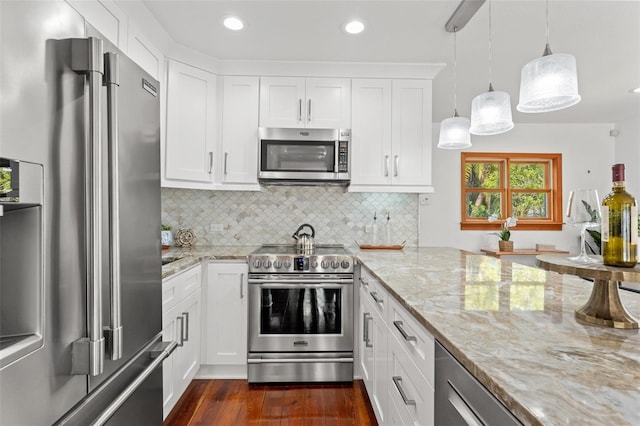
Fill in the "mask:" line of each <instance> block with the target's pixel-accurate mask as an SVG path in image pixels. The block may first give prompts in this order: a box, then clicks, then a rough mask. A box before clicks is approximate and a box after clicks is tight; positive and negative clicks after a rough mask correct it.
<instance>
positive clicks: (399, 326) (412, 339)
mask: <svg viewBox="0 0 640 426" xmlns="http://www.w3.org/2000/svg"><path fill="white" fill-rule="evenodd" d="M393 325H395V326H396V328H397V329H398V331H399V332H400V334H402V337H404V340H406V341H407V342H417V341H418V338H417V337H416V336H409V335H408V334H407V332H406V331H405V330H404V327H403V326H402V321H394V322H393Z"/></svg>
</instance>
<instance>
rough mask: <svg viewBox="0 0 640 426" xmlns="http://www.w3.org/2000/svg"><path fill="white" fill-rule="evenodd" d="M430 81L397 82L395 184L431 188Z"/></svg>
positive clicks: (393, 133)
mask: <svg viewBox="0 0 640 426" xmlns="http://www.w3.org/2000/svg"><path fill="white" fill-rule="evenodd" d="M431 98H432V94H431V80H394V81H393V84H392V105H391V109H392V111H393V114H392V120H391V140H392V144H393V152H392V154H393V183H394V184H397V185H431V126H432V124H431V117H432V112H431Z"/></svg>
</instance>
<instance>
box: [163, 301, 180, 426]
mask: <svg viewBox="0 0 640 426" xmlns="http://www.w3.org/2000/svg"><path fill="white" fill-rule="evenodd" d="M179 308H180V306H174V307H173V308H171V309H168V310H166V311H164V313H163V314H162V341H163V342H173V341H179V339H180V328H181V327H182V320H178V317H181V315H180V313H179ZM181 352H182V347H178V348H176V350H175V351H173V353H172V354H171V356H169V358H167V359H165V360H164V361H163V362H162V409H163V418H166V417H167V416H168V415H169V413H170V412H171V409H172V408H173V406H174V405H176V402H178V399H179V398H180V393H179V392H177V391H176V380H175V376H176V365H177V364H178V358H179V357H180V356H181Z"/></svg>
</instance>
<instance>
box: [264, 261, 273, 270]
mask: <svg viewBox="0 0 640 426" xmlns="http://www.w3.org/2000/svg"><path fill="white" fill-rule="evenodd" d="M263 265H264V267H265V268H266V269H269V268H271V261H270V260H269V259H267V260H265V261H264V263H263Z"/></svg>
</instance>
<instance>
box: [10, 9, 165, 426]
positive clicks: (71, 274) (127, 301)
mask: <svg viewBox="0 0 640 426" xmlns="http://www.w3.org/2000/svg"><path fill="white" fill-rule="evenodd" d="M158 95H159V83H158V81H156V80H155V79H153V78H152V77H151V76H149V75H148V74H147V73H146V72H144V71H143V70H142V69H141V68H140V67H139V66H137V65H136V64H135V63H133V62H132V61H131V60H130V59H129V58H127V57H126V56H125V55H124V54H122V53H121V52H120V51H119V50H118V49H116V48H115V47H114V46H112V45H111V44H109V43H108V42H106V41H104V40H103V39H102V37H101V36H100V34H98V33H97V32H96V31H95V29H93V28H92V27H90V26H89V25H87V24H86V23H85V21H84V20H83V19H82V17H81V16H80V15H79V14H78V13H76V12H75V10H74V9H72V8H71V7H70V6H69V5H67V4H66V3H65V2H64V1H62V0H49V1H7V0H2V1H0V305H1V306H0V307H1V311H0V424H1V425H5V424H6V425H30V426H31V425H49V424H78V425H87V424H92V423H96V424H103V423H108V424H123V425H132V424H135V425H142V424H156V425H159V424H161V423H162V360H163V359H165V358H166V356H168V354H169V353H170V352H171V350H173V348H175V345H176V343H175V342H171V343H163V342H162V337H161V326H162V321H161V264H160V257H161V255H160V151H159V144H160V124H159V121H160V120H159V100H158Z"/></svg>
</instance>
